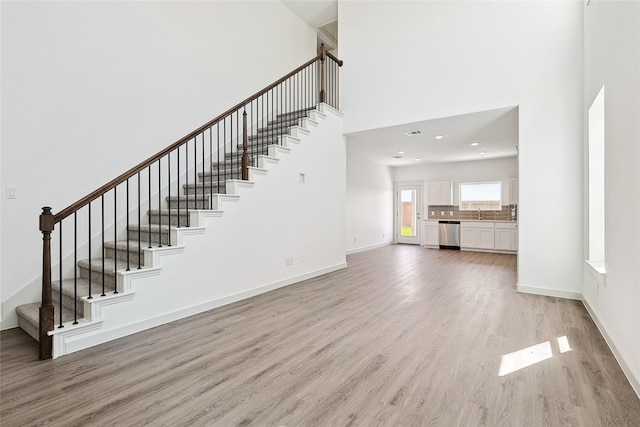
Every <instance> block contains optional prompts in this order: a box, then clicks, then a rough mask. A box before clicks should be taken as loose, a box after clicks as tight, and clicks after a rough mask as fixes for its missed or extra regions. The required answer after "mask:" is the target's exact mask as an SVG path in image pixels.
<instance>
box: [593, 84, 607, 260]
mask: <svg viewBox="0 0 640 427" xmlns="http://www.w3.org/2000/svg"><path fill="white" fill-rule="evenodd" d="M604 202H605V199H604V86H602V88H601V89H600V92H599V93H598V95H597V96H596V99H595V100H594V101H593V104H591V107H590V108H589V260H590V261H592V262H595V263H599V264H600V265H601V266H604V231H605V227H604V219H605V218H604Z"/></svg>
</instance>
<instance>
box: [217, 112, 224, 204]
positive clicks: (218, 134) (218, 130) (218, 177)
mask: <svg viewBox="0 0 640 427" xmlns="http://www.w3.org/2000/svg"><path fill="white" fill-rule="evenodd" d="M223 120H224V119H223ZM223 123H224V122H223ZM216 146H217V147H218V148H217V150H216V151H217V152H216V155H217V156H218V162H217V163H216V164H217V165H218V174H217V177H216V179H217V181H218V192H220V172H222V171H221V170H220V122H218V123H216Z"/></svg>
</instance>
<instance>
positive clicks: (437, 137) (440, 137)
mask: <svg viewBox="0 0 640 427" xmlns="http://www.w3.org/2000/svg"><path fill="white" fill-rule="evenodd" d="M434 138H435V139H442V138H444V136H443V135H436V136H434Z"/></svg>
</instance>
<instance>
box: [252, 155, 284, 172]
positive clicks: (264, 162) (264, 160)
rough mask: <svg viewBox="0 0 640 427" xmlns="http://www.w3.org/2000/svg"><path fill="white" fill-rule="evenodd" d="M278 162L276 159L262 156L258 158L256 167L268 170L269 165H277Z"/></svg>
mask: <svg viewBox="0 0 640 427" xmlns="http://www.w3.org/2000/svg"><path fill="white" fill-rule="evenodd" d="M279 161H280V159H279V158H277V157H271V156H265V155H263V154H261V155H259V156H258V162H257V163H258V167H259V168H263V169H268V168H269V166H270V165H277V164H278V162H279Z"/></svg>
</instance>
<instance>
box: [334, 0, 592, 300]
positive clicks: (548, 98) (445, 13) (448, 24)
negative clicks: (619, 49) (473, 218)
mask: <svg viewBox="0 0 640 427" xmlns="http://www.w3.org/2000/svg"><path fill="white" fill-rule="evenodd" d="M338 8H339V16H340V21H339V26H340V28H339V31H340V54H341V59H343V60H344V61H345V67H344V69H343V74H342V93H341V95H342V100H341V102H342V108H343V111H344V113H345V123H344V127H345V132H357V131H362V130H367V129H372V128H379V127H384V126H392V125H398V124H402V123H411V122H416V121H420V120H426V119H432V118H440V117H447V116H454V115H458V114H465V113H471V112H476V111H486V110H490V109H495V108H502V107H505V106H513V105H517V106H519V148H520V158H519V170H518V175H519V188H520V212H521V215H520V217H519V224H520V225H519V231H520V247H519V256H520V259H521V261H520V268H519V275H520V277H519V281H520V285H521V289H528V290H530V291H533V292H538V293H544V294H554V295H561V296H570V297H574V298H576V297H579V295H580V291H581V288H582V239H583V232H582V231H583V228H582V227H583V226H582V218H581V216H580V215H579V212H581V211H582V208H583V191H582V189H583V180H582V160H583V159H582V140H583V116H582V107H583V100H582V99H583V91H582V75H583V72H582V71H583V68H582V59H583V58H582V42H583V39H582V33H583V27H582V23H583V19H582V8H583V2H390V1H387V2H385V1H382V2H373V1H370V2H351V1H347V2H339V4H338ZM553 205H557V206H563V208H564V209H563V212H564V214H562V215H558V214H556V213H555V212H552V211H550V210H549V209H548V206H553Z"/></svg>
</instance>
